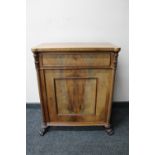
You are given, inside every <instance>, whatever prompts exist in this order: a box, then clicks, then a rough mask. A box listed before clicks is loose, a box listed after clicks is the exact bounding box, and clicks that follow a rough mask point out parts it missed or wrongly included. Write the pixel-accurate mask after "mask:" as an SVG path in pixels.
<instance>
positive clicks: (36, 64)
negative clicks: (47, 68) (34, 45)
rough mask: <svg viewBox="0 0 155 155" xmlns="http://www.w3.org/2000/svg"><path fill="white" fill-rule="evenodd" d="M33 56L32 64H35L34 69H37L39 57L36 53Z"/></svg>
mask: <svg viewBox="0 0 155 155" xmlns="http://www.w3.org/2000/svg"><path fill="white" fill-rule="evenodd" d="M33 56H34V63H35V66H36V69H38V68H39V55H38V53H34V54H33Z"/></svg>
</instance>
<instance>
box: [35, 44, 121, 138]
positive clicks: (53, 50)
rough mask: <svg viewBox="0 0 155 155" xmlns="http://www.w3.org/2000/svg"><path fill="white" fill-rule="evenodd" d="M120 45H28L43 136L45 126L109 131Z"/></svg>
mask: <svg viewBox="0 0 155 155" xmlns="http://www.w3.org/2000/svg"><path fill="white" fill-rule="evenodd" d="M119 51H120V48H119V47H117V46H115V45H112V44H110V43H55V44H54V43H48V44H41V45H39V46H36V47H34V48H32V52H33V54H34V58H35V65H36V70H37V77H38V86H39V94H40V101H41V106H42V114H43V128H42V129H41V131H40V134H41V135H44V133H45V132H46V128H47V127H48V126H104V127H105V129H106V131H107V132H108V133H109V134H112V129H111V127H110V115H111V107H112V94H113V86H114V78H115V71H116V65H117V56H118V52H119Z"/></svg>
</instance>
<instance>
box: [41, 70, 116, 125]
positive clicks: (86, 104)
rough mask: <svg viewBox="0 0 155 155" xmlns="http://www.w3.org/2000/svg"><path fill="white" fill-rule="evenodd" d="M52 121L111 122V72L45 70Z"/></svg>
mask: <svg viewBox="0 0 155 155" xmlns="http://www.w3.org/2000/svg"><path fill="white" fill-rule="evenodd" d="M44 73H45V84H46V92H47V102H48V103H47V105H48V109H49V118H50V122H61V123H63V122H81V123H84V122H88V123H89V122H107V114H108V106H109V103H110V101H111V100H110V98H111V92H112V83H113V82H112V79H113V78H112V76H113V72H112V70H111V69H79V70H78V69H77V70H45V72H44Z"/></svg>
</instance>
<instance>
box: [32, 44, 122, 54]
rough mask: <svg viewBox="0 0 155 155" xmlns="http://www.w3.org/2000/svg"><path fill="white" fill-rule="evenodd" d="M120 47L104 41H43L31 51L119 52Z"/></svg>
mask: <svg viewBox="0 0 155 155" xmlns="http://www.w3.org/2000/svg"><path fill="white" fill-rule="evenodd" d="M120 49H121V48H120V47H118V46H115V45H113V44H111V43H104V42H98V43H97V42H96V43H87V42H83V43H80V42H76V43H73V42H72V43H69V42H66V43H43V44H40V45H38V46H35V47H33V48H32V52H52V51H53V52H61V51H66V52H73V51H88V52H89V51H94V52H95V51H100V52H106V51H112V52H119V51H120Z"/></svg>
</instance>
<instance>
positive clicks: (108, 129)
mask: <svg viewBox="0 0 155 155" xmlns="http://www.w3.org/2000/svg"><path fill="white" fill-rule="evenodd" d="M105 132H106V133H107V134H108V135H109V136H111V135H113V134H114V130H113V129H112V127H111V125H108V126H105Z"/></svg>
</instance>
